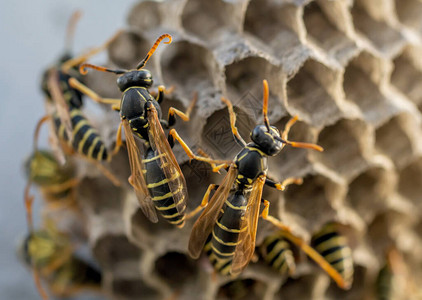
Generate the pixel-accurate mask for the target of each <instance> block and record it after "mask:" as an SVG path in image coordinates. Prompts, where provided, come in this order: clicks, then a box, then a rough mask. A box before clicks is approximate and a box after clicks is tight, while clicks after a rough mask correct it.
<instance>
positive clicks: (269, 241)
mask: <svg viewBox="0 0 422 300" xmlns="http://www.w3.org/2000/svg"><path fill="white" fill-rule="evenodd" d="M259 252H260V255H261V257H262V258H263V259H264V261H265V263H266V264H267V265H269V266H271V267H272V268H273V269H274V270H276V271H277V272H279V273H280V274H281V275H283V276H286V277H287V276H291V275H293V274H294V272H295V270H296V263H295V258H294V256H293V251H292V249H291V246H290V243H289V242H288V241H287V240H286V239H285V238H284V237H283V233H282V232H280V231H277V232H275V233H273V234H270V235H268V236H267V237H266V238H265V239H264V241H263V242H262V244H261V246H260V247H259Z"/></svg>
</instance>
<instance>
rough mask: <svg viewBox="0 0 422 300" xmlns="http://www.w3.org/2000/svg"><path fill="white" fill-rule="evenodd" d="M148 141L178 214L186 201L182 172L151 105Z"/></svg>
mask: <svg viewBox="0 0 422 300" xmlns="http://www.w3.org/2000/svg"><path fill="white" fill-rule="evenodd" d="M148 125H149V131H148V132H149V140H150V143H151V147H152V148H153V149H154V150H155V151H157V152H158V155H159V157H160V165H161V168H162V170H163V172H164V174H165V176H166V179H167V180H168V182H167V184H168V186H169V189H170V192H171V193H172V194H173V195H172V197H173V200H174V203H175V204H176V209H177V211H178V212H179V213H180V214H183V213H184V212H185V210H186V201H187V198H188V189H187V186H186V181H185V177H184V176H183V173H182V170H181V169H180V166H179V164H178V163H177V160H176V157H174V154H173V151H172V150H171V147H170V144H169V143H168V141H167V138H166V135H165V134H164V130H163V128H162V127H161V123H160V120H159V118H158V115H157V111H156V109H155V107H154V106H153V105H151V109H150V110H149V111H148Z"/></svg>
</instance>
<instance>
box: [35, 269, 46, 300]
mask: <svg viewBox="0 0 422 300" xmlns="http://www.w3.org/2000/svg"><path fill="white" fill-rule="evenodd" d="M32 277H33V278H34V282H35V286H36V287H37V290H38V293H39V294H40V296H41V298H42V299H43V300H48V299H50V297H49V296H48V294H47V292H46V291H45V289H44V287H43V286H42V283H41V278H40V274H39V272H38V271H37V270H36V269H35V268H34V270H33V272H32Z"/></svg>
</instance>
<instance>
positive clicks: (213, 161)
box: [169, 128, 231, 166]
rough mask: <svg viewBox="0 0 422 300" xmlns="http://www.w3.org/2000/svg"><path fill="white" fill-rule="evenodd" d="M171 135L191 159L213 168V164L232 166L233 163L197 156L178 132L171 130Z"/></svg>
mask: <svg viewBox="0 0 422 300" xmlns="http://www.w3.org/2000/svg"><path fill="white" fill-rule="evenodd" d="M169 134H170V135H171V136H172V137H173V139H175V140H177V141H178V142H179V144H180V145H181V146H182V148H183V150H185V152H186V154H187V156H189V158H190V159H195V160H199V161H203V162H206V163H208V164H210V165H211V166H212V165H213V164H231V161H226V160H214V159H211V158H209V157H202V156H197V155H195V154H194V153H193V152H192V150H191V149H190V148H189V146H188V145H187V144H186V143H185V142H184V141H183V140H182V138H181V137H180V136H179V134H178V133H177V131H176V130H175V129H174V128H173V129H171V130H170V132H169Z"/></svg>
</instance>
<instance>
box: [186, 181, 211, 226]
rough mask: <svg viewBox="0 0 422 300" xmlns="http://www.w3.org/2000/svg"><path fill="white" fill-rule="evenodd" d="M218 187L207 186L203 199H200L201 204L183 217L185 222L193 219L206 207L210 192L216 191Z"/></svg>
mask: <svg viewBox="0 0 422 300" xmlns="http://www.w3.org/2000/svg"><path fill="white" fill-rule="evenodd" d="M218 187H219V185H217V184H210V185H209V186H208V189H207V191H206V192H205V195H204V198H202V201H201V204H200V205H199V206H198V207H197V208H195V209H194V210H192V211H191V212H190V213H188V214H187V215H186V217H185V220H187V219H190V218H193V217H194V216H196V215H197V214H198V213H199V212H200V211H201V210H203V209H204V208H205V207H206V206H207V205H208V201H209V199H210V194H211V191H212V190H216V189H218Z"/></svg>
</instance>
